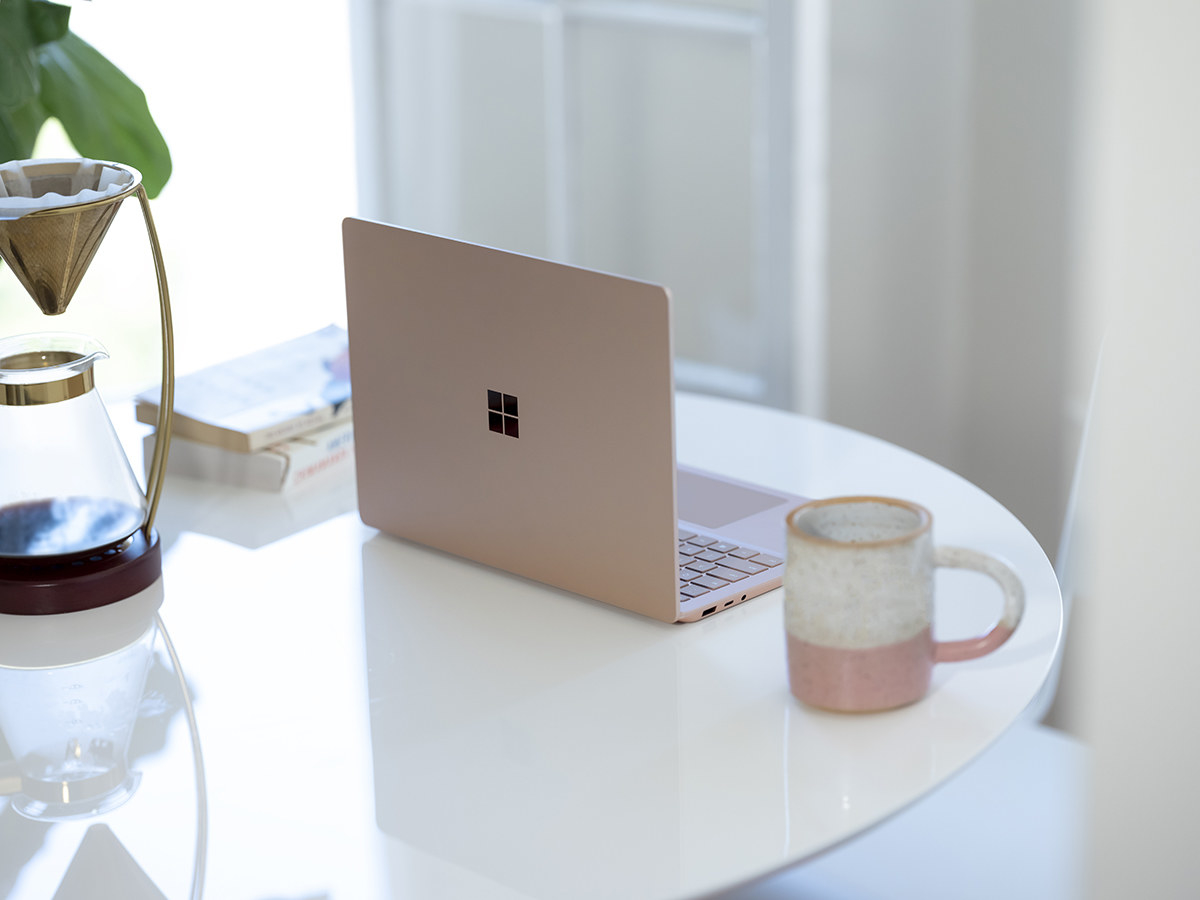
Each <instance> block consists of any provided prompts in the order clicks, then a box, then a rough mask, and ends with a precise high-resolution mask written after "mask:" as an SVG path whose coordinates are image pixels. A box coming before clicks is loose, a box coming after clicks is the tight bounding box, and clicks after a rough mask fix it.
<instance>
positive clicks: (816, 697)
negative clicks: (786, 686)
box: [787, 628, 934, 712]
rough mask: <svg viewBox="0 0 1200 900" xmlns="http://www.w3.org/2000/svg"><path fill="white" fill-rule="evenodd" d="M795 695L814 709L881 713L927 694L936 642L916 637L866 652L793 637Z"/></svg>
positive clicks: (790, 660) (927, 635)
mask: <svg viewBox="0 0 1200 900" xmlns="http://www.w3.org/2000/svg"><path fill="white" fill-rule="evenodd" d="M787 654H788V679H789V681H790V683H791V688H792V693H793V694H794V695H795V696H796V697H798V698H799V699H800V700H802V701H803V702H805V703H807V704H809V705H810V706H817V707H820V708H822V709H831V710H837V711H839V712H876V711H879V710H884V709H892V708H894V707H897V706H904V705H906V704H909V703H914V702H916V701H917V700H920V699H921V698H922V697H924V696H925V692H926V691H928V690H929V681H930V677H931V675H932V673H933V658H934V641H933V634H932V632H931V631H930V629H928V628H926V629H925V630H924V631H922V632H921V633H920V634H918V635H917V636H916V637H913V638H910V639H909V640H907V641H901V642H899V643H895V644H884V645H882V646H879V647H868V648H865V649H861V650H860V649H844V648H840V647H823V646H821V645H819V644H810V643H808V642H807V641H803V640H800V639H799V638H797V637H795V636H793V635H792V634H788V637H787Z"/></svg>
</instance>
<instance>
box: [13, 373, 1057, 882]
mask: <svg viewBox="0 0 1200 900" xmlns="http://www.w3.org/2000/svg"><path fill="white" fill-rule="evenodd" d="M677 440H678V446H679V457H680V461H681V462H683V463H686V464H690V465H694V466H699V467H703V468H708V469H711V470H714V471H718V472H724V473H726V474H729V475H733V476H736V477H739V478H742V479H744V480H749V481H755V482H759V483H762V484H765V485H770V486H775V487H778V488H781V489H786V490H790V491H794V492H796V493H800V494H804V495H807V496H814V497H815V496H830V495H836V494H849V493H855V494H857V493H874V494H884V495H891V496H899V497H906V498H909V499H913V500H916V501H918V502H920V503H922V504H924V505H925V506H927V507H928V508H929V509H930V510H931V511H932V512H933V514H934V537H935V540H936V541H937V542H938V543H946V544H956V545H962V546H968V547H975V548H979V549H981V550H986V551H987V552H989V553H992V554H995V555H998V556H1000V557H1002V558H1003V559H1005V560H1006V561H1007V562H1008V563H1009V564H1010V565H1011V566H1012V567H1013V568H1014V569H1015V570H1016V572H1017V573H1018V574H1019V575H1020V577H1021V579H1022V581H1023V582H1024V585H1025V589H1026V592H1027V607H1026V612H1025V616H1024V619H1023V621H1022V623H1021V625H1020V627H1019V628H1018V629H1017V631H1016V633H1015V635H1014V636H1013V637H1012V639H1011V640H1010V641H1009V642H1008V643H1007V644H1005V645H1004V646H1003V647H1002V648H1001V649H1000V650H999V651H997V652H996V653H994V654H992V655H991V656H988V657H985V658H983V659H980V660H976V661H972V662H966V663H955V664H945V665H941V666H939V667H938V668H937V669H936V671H935V674H934V682H933V687H932V690H931V692H930V694H929V696H927V697H926V698H925V699H924V700H923V701H921V702H919V703H917V704H915V705H913V706H910V707H907V708H904V709H900V710H895V711H892V712H888V713H881V714H874V715H867V716H852V715H838V714H833V713H823V712H817V711H813V710H810V709H806V708H805V707H803V706H801V705H800V704H799V703H797V702H796V701H795V700H794V699H793V698H792V697H791V695H790V694H789V692H788V687H787V679H786V666H785V658H784V635H783V621H782V609H781V607H782V592H781V591H775V592H772V593H770V594H767V595H765V596H763V597H760V598H758V599H756V600H753V601H751V602H748V603H746V604H744V605H741V606H736V607H733V608H732V609H730V610H728V611H726V612H723V613H720V614H719V615H716V616H714V617H712V618H711V619H706V620H703V621H701V622H698V623H694V624H688V625H665V624H662V623H659V622H656V621H652V620H649V619H643V618H640V617H637V616H635V615H633V614H630V613H626V612H623V611H621V610H617V609H614V608H610V607H607V606H603V605H600V604H597V603H594V602H591V601H588V600H585V599H582V598H579V597H576V596H572V595H567V594H564V593H562V592H560V591H556V590H554V589H551V588H548V587H545V586H542V585H538V584H534V583H531V582H528V581H524V580H521V579H518V578H514V577H511V576H508V575H505V574H503V573H500V572H496V571H493V570H490V569H486V568H484V567H481V566H477V565H474V564H472V563H469V562H465V561H463V560H460V559H456V558H453V557H450V556H447V555H444V554H440V553H437V552H433V551H430V550H428V549H424V548H422V547H418V546H414V545H411V544H407V543H404V542H401V541H398V540H394V539H392V538H389V537H387V536H384V535H382V534H379V533H377V532H375V531H374V530H373V529H370V528H367V527H366V526H364V525H363V524H362V523H361V522H360V521H359V519H358V517H357V515H356V513H355V512H354V504H355V494H354V487H353V484H352V483H351V482H350V481H348V480H346V479H341V480H338V479H332V480H330V481H327V482H325V483H323V484H318V485H312V486H310V487H309V488H307V489H306V490H305V491H304V492H303V493H294V494H289V495H275V494H266V493H261V492H254V491H246V490H238V489H234V488H226V487H219V486H215V485H211V484H205V483H201V482H197V481H190V480H185V479H174V480H171V481H170V482H169V484H168V488H167V492H166V496H165V499H164V500H163V507H162V509H161V512H160V514H159V526H160V532H161V534H162V538H163V541H164V548H165V557H164V578H163V584H164V589H165V595H164V596H165V599H164V602H163V604H162V608H161V611H160V613H161V620H162V622H163V624H164V625H165V628H166V631H167V633H168V634H169V636H170V638H171V639H172V640H173V644H174V647H175V648H176V649H177V651H178V659H179V663H180V668H181V669H182V675H183V678H184V679H185V680H186V683H187V685H188V689H189V693H190V695H191V696H192V697H193V698H194V711H195V723H196V727H195V729H192V728H190V727H189V719H188V716H187V715H186V714H185V713H186V710H185V709H184V703H183V694H182V690H181V688H180V687H179V683H178V679H177V675H178V672H177V670H176V667H175V665H174V663H173V661H172V659H171V657H170V656H169V655H168V653H167V646H166V641H165V639H164V636H163V635H162V634H161V633H160V634H158V635H157V636H156V637H155V639H154V640H155V643H154V649H153V660H152V664H151V666H150V670H149V677H148V679H147V686H146V690H145V692H144V696H143V698H142V701H141V705H140V707H139V711H138V716H137V721H136V725H135V727H134V732H133V738H132V741H131V744H130V751H129V766H130V768H131V769H133V770H136V771H137V772H139V773H140V783H139V784H138V786H137V789H136V791H135V793H134V794H133V796H132V797H131V798H130V799H129V800H128V801H127V802H126V803H124V804H123V805H122V806H120V807H119V808H117V809H114V810H112V811H109V812H107V813H104V814H102V815H99V816H95V817H91V818H88V819H83V820H79V821H71V822H63V823H58V824H53V825H48V824H45V823H39V822H34V821H31V820H28V819H25V818H23V817H21V816H19V815H17V814H16V813H15V812H14V810H13V809H11V808H6V807H0V895H5V896H12V897H14V898H26V897H30V898H32V897H37V898H45V897H53V896H56V894H55V892H56V891H60V893H59V894H58V896H61V897H63V898H64V900H65V898H69V897H74V896H88V894H87V893H86V891H85V892H84V893H70V892H71V891H72V890H76V889H77V888H76V887H75V886H76V885H79V884H93V885H95V884H99V883H101V882H102V881H103V883H106V884H108V885H111V886H112V889H111V890H110V891H109V892H108V893H105V894H102V895H103V896H121V897H127V898H140V897H157V896H166V897H171V898H175V897H188V896H191V895H192V891H193V885H194V883H195V877H194V876H195V871H196V863H197V860H198V859H199V860H202V861H203V862H204V866H203V872H204V879H203V888H204V895H206V896H211V897H219V898H247V900H265V898H318V897H321V898H324V897H329V898H360V900H372V898H388V897H406V898H409V897H411V898H442V897H445V898H484V900H489V898H497V900H500V898H504V900H513V898H647V900H651V898H683V897H698V896H708V895H720V894H722V893H723V892H728V891H735V890H736V888H737V887H738V886H739V885H741V884H745V883H747V882H750V881H753V880H754V879H756V878H758V877H761V876H764V875H767V874H769V873H772V872H774V871H777V870H779V869H781V868H784V867H787V866H790V865H792V864H795V863H797V862H800V861H803V860H805V859H806V858H810V857H812V856H814V855H816V854H818V853H820V852H821V851H823V850H825V849H828V848H830V847H832V846H834V845H836V844H839V843H841V842H843V841H846V840H849V839H852V838H853V837H854V836H855V835H856V834H858V833H860V832H861V831H863V830H865V829H867V828H869V827H870V826H872V825H874V824H876V823H878V822H880V821H882V820H884V819H885V818H887V817H889V816H891V815H893V814H894V813H896V812H898V811H900V810H902V809H903V808H904V807H905V806H907V805H908V804H909V803H911V802H913V801H914V800H916V799H917V798H919V797H921V796H923V795H924V794H926V793H928V792H929V791H931V790H933V789H935V788H936V787H937V786H938V785H939V784H940V783H942V782H943V781H945V780H946V779H947V778H948V777H949V776H951V775H952V774H954V773H955V772H956V771H958V770H959V769H961V768H962V767H963V766H965V765H966V764H967V763H969V762H970V761H971V760H972V759H974V758H975V757H977V756H978V755H979V754H981V753H983V752H984V751H985V750H986V748H987V747H988V746H989V744H991V742H993V741H994V740H995V739H996V738H997V737H999V736H1000V735H1001V734H1002V733H1003V732H1004V731H1005V729H1007V728H1008V727H1009V725H1011V724H1012V723H1013V722H1014V721H1015V720H1016V719H1017V718H1018V717H1020V716H1021V714H1022V711H1023V710H1024V709H1025V708H1026V706H1027V705H1028V704H1029V703H1030V702H1031V701H1032V700H1033V698H1034V697H1035V695H1036V694H1037V692H1038V690H1039V688H1040V687H1041V686H1042V684H1043V682H1044V680H1045V678H1046V676H1047V673H1048V671H1049V669H1050V665H1051V662H1052V659H1053V657H1054V654H1055V652H1056V649H1057V647H1058V642H1059V636H1060V629H1061V602H1060V597H1059V592H1058V585H1057V582H1056V581H1055V577H1054V572H1053V570H1052V568H1051V566H1050V563H1049V562H1048V561H1047V559H1046V557H1045V555H1044V553H1043V552H1042V550H1041V549H1040V547H1039V546H1038V544H1037V543H1036V541H1035V540H1034V539H1033V537H1032V536H1031V535H1030V534H1029V533H1028V531H1027V530H1026V529H1025V528H1024V527H1023V526H1022V525H1021V524H1020V522H1018V521H1017V520H1016V519H1015V518H1014V517H1013V516H1012V515H1011V514H1010V513H1009V512H1008V511H1006V510H1005V509H1004V508H1003V507H1002V506H1001V505H1000V504H999V503H997V502H996V501H995V500H993V499H992V498H990V497H989V496H988V495H987V494H985V493H984V492H983V491H981V490H979V489H978V488H976V487H974V486H973V485H971V484H969V483H968V482H966V481H964V480H963V479H962V478H960V477H958V476H957V475H954V474H952V473H951V472H948V471H946V470H945V469H943V468H941V467H939V466H937V465H935V464H933V463H931V462H929V461H927V460H925V459H922V458H921V457H919V456H916V455H914V454H912V453H909V452H907V451H904V450H901V449H898V448H896V447H894V446H891V445H888V444H886V443H883V442H881V441H878V440H875V439H873V438H870V437H866V436H864V435H861V434H857V433H854V432H852V431H848V430H845V429H842V428H839V427H836V426H832V425H829V424H825V423H821V422H817V421H814V420H811V419H807V418H804V417H800V416H796V415H791V414H787V413H783V412H779V411H774V410H769V409H764V408H759V407H752V406H748V405H744V404H738V403H732V402H728V401H721V400H714V399H709V398H701V397H696V396H690V395H681V396H680V397H679V400H678V408H677ZM563 502H564V503H569V502H570V498H569V497H564V498H563ZM581 514H586V510H581ZM463 515H470V510H463ZM781 528H782V523H781ZM999 608H1000V596H999V590H998V588H996V587H995V586H994V585H993V584H992V583H991V582H989V581H988V580H987V579H985V578H983V577H982V576H978V575H973V574H970V573H962V572H950V571H946V572H940V573H939V575H938V601H937V625H936V632H937V635H938V637H939V638H942V639H947V638H955V637H969V636H973V635H975V634H978V633H982V632H983V631H985V630H986V629H987V628H988V627H989V626H990V624H991V623H992V621H993V620H994V619H995V617H996V616H997V614H998V611H999ZM2 674H3V673H2V672H0V675H2ZM193 730H194V731H196V732H198V735H199V740H200V746H201V747H202V754H203V756H202V761H203V764H202V766H197V765H196V763H197V757H196V755H195V751H194V746H195V745H194V742H193V739H192V738H193ZM5 749H6V748H5V747H4V746H3V744H0V754H3V753H4V752H5ZM0 760H2V756H0ZM10 769H11V764H10ZM4 771H5V770H4V768H3V762H2V761H0V773H3V772H4ZM4 783H5V782H4V779H3V776H2V774H0V784H4ZM198 784H199V785H200V788H201V789H200V790H198V789H197V787H198ZM10 787H11V780H10ZM0 801H2V798H0ZM60 886H61V889H60ZM91 896H97V895H96V894H92V895H91ZM731 896H736V893H734V894H732V895H731Z"/></svg>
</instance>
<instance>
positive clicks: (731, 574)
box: [708, 566, 746, 581]
mask: <svg viewBox="0 0 1200 900" xmlns="http://www.w3.org/2000/svg"><path fill="white" fill-rule="evenodd" d="M708 574H709V575H712V576H713V577H714V578H723V579H724V580H725V581H741V580H742V579H743V578H745V577H746V573H745V572H739V571H737V570H736V569H727V568H725V567H724V566H717V568H715V569H713V570H712V571H711V572H709V573H708Z"/></svg>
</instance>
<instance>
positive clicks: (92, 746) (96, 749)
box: [0, 580, 163, 820]
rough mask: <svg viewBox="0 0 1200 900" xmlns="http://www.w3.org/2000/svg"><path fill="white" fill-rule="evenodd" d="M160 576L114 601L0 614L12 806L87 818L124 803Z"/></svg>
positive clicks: (0, 701) (0, 712)
mask: <svg viewBox="0 0 1200 900" xmlns="http://www.w3.org/2000/svg"><path fill="white" fill-rule="evenodd" d="M162 597H163V592H162V582H161V580H160V581H157V582H155V583H154V584H153V585H151V586H150V587H149V588H147V589H146V590H144V591H141V592H139V593H138V594H136V595H135V596H133V597H130V598H128V599H126V600H123V601H121V602H118V603H112V604H108V605H105V606H102V607H99V608H97V609H92V610H85V611H83V612H78V613H71V614H69V615H61V616H9V615H3V614H0V733H2V734H3V735H4V739H5V741H6V742H7V743H8V746H9V749H10V750H11V751H12V755H13V757H14V758H15V760H16V765H17V777H18V780H19V782H18V783H19V786H18V787H17V788H16V792H15V793H14V795H13V796H12V798H11V800H12V806H13V809H15V810H16V811H17V812H19V813H21V814H22V815H24V816H27V817H29V818H33V819H42V820H62V819H75V818H83V817H88V816H94V815H97V814H99V813H102V812H105V811H106V810H109V809H112V808H114V807H116V806H119V805H120V804H122V803H124V802H125V801H126V800H127V799H129V797H130V796H131V795H132V794H133V792H134V790H135V789H136V788H137V785H138V781H139V779H140V776H139V775H138V774H137V773H136V772H131V771H130V770H129V765H128V761H127V758H128V751H129V740H130V737H131V735H132V733H133V727H134V724H135V723H136V721H137V715H138V710H139V707H140V705H141V702H142V694H143V691H144V689H145V684H146V673H147V671H148V670H149V666H150V662H151V658H152V655H153V645H154V639H155V635H156V634H157V627H156V620H155V612H156V611H157V610H158V607H159V605H160V604H161V603H162Z"/></svg>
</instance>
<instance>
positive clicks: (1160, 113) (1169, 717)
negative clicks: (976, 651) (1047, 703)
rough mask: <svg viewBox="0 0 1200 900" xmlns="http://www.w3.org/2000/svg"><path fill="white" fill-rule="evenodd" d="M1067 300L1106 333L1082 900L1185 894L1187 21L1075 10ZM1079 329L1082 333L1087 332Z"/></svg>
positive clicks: (1127, 10) (1190, 126)
mask: <svg viewBox="0 0 1200 900" xmlns="http://www.w3.org/2000/svg"><path fill="white" fill-rule="evenodd" d="M1090 12H1091V13H1092V20H1091V23H1090V24H1091V26H1092V27H1091V32H1090V34H1091V40H1090V42H1089V46H1090V49H1091V52H1090V56H1089V59H1090V65H1089V67H1088V75H1087V80H1086V86H1087V91H1086V94H1085V97H1086V101H1087V102H1086V107H1085V108H1086V110H1087V111H1088V120H1087V129H1086V137H1087V141H1086V146H1087V147H1088V148H1089V154H1088V156H1087V157H1086V163H1087V165H1086V168H1085V170H1084V171H1085V178H1084V179H1083V181H1082V185H1083V188H1084V192H1083V196H1082V199H1083V203H1084V209H1085V211H1086V213H1087V215H1086V219H1085V220H1086V222H1087V225H1088V227H1087V230H1086V232H1085V235H1084V237H1085V240H1084V243H1083V251H1084V252H1083V253H1082V255H1081V269H1080V284H1081V285H1082V286H1083V287H1084V293H1085V299H1086V301H1087V304H1088V305H1089V306H1090V307H1091V309H1092V310H1093V311H1094V314H1095V315H1096V317H1097V318H1099V319H1100V320H1101V321H1104V320H1106V319H1107V320H1108V321H1109V323H1110V327H1109V329H1108V335H1107V338H1106V345H1105V356H1104V362H1103V365H1104V369H1103V381H1102V385H1101V392H1100V393H1099V395H1098V413H1099V415H1098V418H1097V424H1098V426H1099V427H1098V429H1097V432H1096V435H1095V436H1096V443H1095V447H1096V457H1095V464H1096V469H1095V489H1094V491H1093V492H1092V494H1091V496H1090V498H1089V499H1090V508H1091V510H1092V515H1091V517H1090V518H1089V520H1088V521H1089V523H1091V525H1092V527H1093V531H1092V541H1091V545H1092V553H1091V556H1090V560H1091V566H1090V576H1091V577H1090V580H1089V590H1088V591H1087V592H1086V593H1085V594H1084V595H1083V596H1081V597H1080V598H1079V599H1078V602H1077V605H1076V612H1077V624H1078V625H1079V630H1078V631H1077V638H1079V639H1081V643H1080V645H1079V646H1080V649H1081V651H1082V652H1081V654H1080V656H1081V660H1080V662H1081V665H1080V669H1079V674H1080V677H1079V679H1078V680H1077V683H1076V689H1077V694H1078V696H1079V697H1080V698H1082V700H1083V707H1084V715H1083V727H1084V731H1085V734H1086V735H1087V736H1088V737H1089V739H1090V741H1091V743H1092V745H1093V747H1094V754H1095V764H1094V771H1093V779H1092V781H1093V784H1092V798H1093V799H1092V807H1093V808H1092V815H1091V821H1092V826H1093V827H1092V835H1091V838H1092V846H1091V850H1092V854H1091V868H1090V879H1091V883H1090V885H1089V886H1088V888H1087V890H1086V891H1085V894H1084V895H1085V896H1088V897H1095V898H1100V900H1107V898H1126V897H1155V898H1175V897H1180V898H1182V897H1193V896H1195V895H1196V892H1197V886H1198V885H1200V855H1198V854H1197V853H1196V842H1197V838H1198V837H1200V826H1198V825H1197V824H1196V822H1197V819H1196V810H1197V809H1198V808H1200V767H1198V766H1197V763H1196V759H1197V756H1198V755H1200V715H1198V714H1197V708H1196V696H1195V689H1196V685H1198V684H1200V653H1197V651H1196V635H1197V634H1198V633H1200V603H1197V596H1198V595H1200V587H1198V585H1197V581H1196V567H1195V564H1194V560H1195V559H1196V555H1197V549H1196V548H1197V545H1198V543H1200V519H1198V518H1197V515H1196V504H1197V498H1200V423H1198V421H1197V407H1198V403H1197V400H1198V398H1200V354H1198V353H1197V350H1196V335H1197V334H1200V253H1198V252H1197V246H1196V245H1197V236H1198V235H1200V163H1198V162H1197V161H1198V160H1200V103H1198V102H1197V101H1198V97H1197V95H1198V93H1200V55H1198V54H1197V53H1196V35H1197V34H1200V6H1198V5H1196V4H1194V3H1191V2H1188V0H1175V2H1172V0H1147V2H1141V3H1136V4H1133V3H1123V2H1120V0H1098V2H1096V3H1094V4H1093V5H1092V6H1091V7H1090ZM1091 327H1092V328H1095V327H1096V325H1095V324H1093V325H1092V326H1091Z"/></svg>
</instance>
